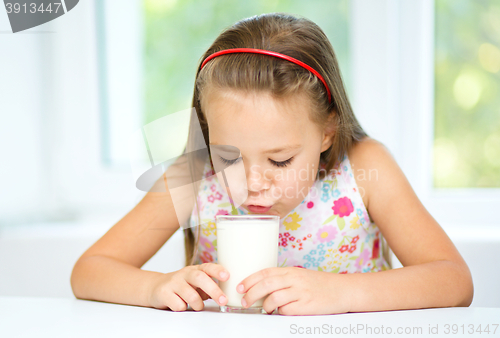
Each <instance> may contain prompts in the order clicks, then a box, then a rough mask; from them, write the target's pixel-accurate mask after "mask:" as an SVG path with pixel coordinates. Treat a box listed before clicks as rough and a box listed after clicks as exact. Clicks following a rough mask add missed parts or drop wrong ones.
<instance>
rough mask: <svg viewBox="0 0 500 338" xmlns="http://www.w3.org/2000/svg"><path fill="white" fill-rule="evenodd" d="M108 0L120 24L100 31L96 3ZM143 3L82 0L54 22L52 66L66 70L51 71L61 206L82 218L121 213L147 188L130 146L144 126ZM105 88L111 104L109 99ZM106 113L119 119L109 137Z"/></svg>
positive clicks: (54, 163) (53, 153)
mask: <svg viewBox="0 0 500 338" xmlns="http://www.w3.org/2000/svg"><path fill="white" fill-rule="evenodd" d="M100 3H101V4H104V6H105V11H104V12H105V13H107V14H106V15H109V16H110V18H113V19H114V22H113V24H116V25H115V26H111V25H106V27H105V30H104V31H101V32H98V31H97V29H98V28H97V25H96V22H97V10H98V8H97V7H96V6H98V5H99V4H100ZM138 4H140V2H139V1H125V2H124V1H116V0H113V1H109V0H108V1H105V2H101V1H100V0H97V1H96V0H93V1H81V2H80V3H78V6H77V7H75V9H74V10H72V11H71V12H69V13H68V14H67V15H64V16H63V17H60V18H58V19H57V20H54V21H52V22H50V23H48V24H47V25H50V26H48V27H50V29H51V30H53V31H54V32H55V34H54V36H53V40H52V45H51V46H49V47H50V49H49V52H48V53H50V57H49V58H48V59H49V61H50V63H51V64H50V65H49V66H51V67H52V68H53V69H55V70H58V71H56V72H55V73H54V75H53V76H52V77H51V79H50V81H51V82H50V84H51V85H52V92H53V98H54V99H53V101H52V107H51V108H52V112H51V114H52V117H51V126H50V131H51V133H52V137H53V138H54V139H57V141H58V144H57V145H53V147H51V148H49V150H48V151H49V152H50V154H49V157H50V164H49V165H50V168H51V174H52V175H51V177H50V180H51V183H52V187H53V188H52V192H53V195H54V196H53V199H54V200H56V202H54V207H53V209H54V211H53V213H54V214H57V213H60V212H61V210H63V211H65V212H66V213H67V214H69V215H71V217H72V218H76V219H85V218H94V217H97V218H101V217H102V216H104V217H105V218H107V219H109V217H110V216H112V217H113V218H114V219H115V220H116V221H118V220H119V219H120V218H121V217H123V216H124V215H125V214H126V213H127V212H128V211H130V209H132V208H133V207H134V206H135V205H136V204H137V203H138V202H139V200H140V199H141V198H142V197H143V196H144V194H145V193H144V192H142V191H139V190H138V189H137V188H136V187H135V184H134V180H133V175H132V171H131V168H130V164H129V162H128V154H127V153H126V152H127V146H126V142H127V140H128V138H129V137H130V136H131V135H132V133H133V132H134V131H135V130H136V129H138V128H139V127H140V126H139V122H138V121H139V119H140V117H141V116H142V111H141V109H142V106H141V103H142V100H143V98H142V93H141V91H140V88H141V82H140V80H141V79H142V73H141V70H142V59H141V57H140V55H141V47H140V46H142V41H141V37H142V32H141V30H140V27H142V23H141V22H140V18H141V14H142V10H141V8H140V7H138V6H137V5H138ZM117 17H119V18H120V20H118V19H117ZM110 24H111V23H110ZM102 34H104V37H105V38H106V40H107V41H106V43H107V44H109V46H111V48H107V54H106V56H107V59H106V60H105V63H106V66H107V67H106V72H107V73H106V74H107V81H104V82H103V81H102V79H101V78H99V69H100V67H101V66H100V64H99V62H100V59H99V55H100V54H99V52H100V51H99V50H98V48H99V38H98V35H102ZM103 83H104V84H105V85H106V88H104V91H102V89H103V88H101V87H100V86H102V85H103ZM103 92H104V94H105V95H106V96H105V97H104V98H106V97H107V99H108V103H107V105H103V104H102V102H103V101H102V98H103V97H102V96H101V94H102V93H103ZM106 106H107V108H109V109H108V110H106ZM103 109H104V110H103ZM106 120H107V123H108V125H109V126H111V128H109V131H111V134H110V135H109V138H108V139H106V137H105V134H106V132H107V131H105V132H104V133H103V128H106V125H105V123H106V122H105V121H106ZM107 144H110V145H111V149H113V153H114V154H116V155H117V156H116V158H115V161H114V162H112V163H109V161H106V156H105V153H103V150H105V149H106V146H107ZM124 149H125V150H124ZM75 152H78V155H75Z"/></svg>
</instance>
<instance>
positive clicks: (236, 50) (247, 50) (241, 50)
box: [200, 48, 332, 103]
mask: <svg viewBox="0 0 500 338" xmlns="http://www.w3.org/2000/svg"><path fill="white" fill-rule="evenodd" d="M231 53H254V54H264V55H270V56H275V57H278V58H281V59H284V60H288V61H290V62H293V63H295V64H297V65H299V66H302V67H304V68H305V69H307V70H308V71H310V72H311V73H313V74H314V75H316V76H317V77H318V79H319V80H320V81H321V82H322V83H323V85H324V86H325V88H326V91H327V93H328V103H332V94H331V93H330V89H328V86H327V84H326V81H325V80H324V79H323V77H322V76H321V75H320V74H319V73H318V72H317V71H316V70H314V69H313V68H312V67H310V66H308V65H306V64H305V63H304V62H302V61H300V60H297V59H294V58H293V57H291V56H288V55H285V54H281V53H276V52H272V51H269V50H264V49H256V48H232V49H225V50H221V51H219V52H216V53H213V54H212V55H210V56H208V57H207V58H206V59H205V60H204V61H203V63H202V64H201V67H200V70H202V69H203V66H205V64H206V63H207V62H208V61H210V60H212V59H213V58H214V57H216V56H219V55H224V54H231Z"/></svg>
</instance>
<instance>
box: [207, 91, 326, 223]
mask: <svg viewBox="0 0 500 338" xmlns="http://www.w3.org/2000/svg"><path fill="white" fill-rule="evenodd" d="M203 94H204V95H203V97H202V102H201V104H202V109H203V111H204V113H205V116H206V119H207V122H208V128H209V138H210V145H211V146H215V147H217V145H219V146H221V145H229V146H233V147H236V148H238V149H239V151H240V154H239V156H240V157H241V159H242V160H243V161H241V159H239V160H236V161H234V160H235V159H236V158H238V155H236V156H233V158H222V159H221V157H222V156H223V155H221V154H223V152H221V153H219V152H217V153H216V152H212V161H213V163H214V166H216V163H221V162H222V163H224V164H225V165H226V166H227V165H229V164H231V163H234V164H232V166H238V165H239V166H240V168H242V169H243V168H244V176H245V177H244V178H243V180H245V179H246V182H240V184H239V186H240V187H242V186H245V187H244V188H245V194H244V198H243V199H241V202H239V203H238V204H240V203H242V207H243V208H245V209H247V210H248V211H250V212H254V213H261V214H269V215H279V216H280V217H285V216H286V215H287V214H288V213H289V212H290V211H292V210H293V209H294V208H295V207H296V206H298V205H299V204H300V203H301V202H302V201H303V200H304V198H305V197H306V196H307V194H308V193H309V190H310V188H311V187H312V185H313V183H314V181H315V179H316V174H317V170H318V165H319V158H320V153H321V152H323V151H325V150H327V149H328V148H329V147H330V145H331V144H332V140H333V133H332V132H329V133H328V132H327V131H326V130H325V129H324V128H321V127H320V126H318V125H317V123H315V122H313V121H312V120H311V119H310V116H311V113H312V112H311V111H310V104H309V102H308V98H307V97H306V95H304V94H300V95H293V96H291V97H287V98H284V99H274V98H272V97H271V95H270V94H269V93H267V92H245V91H240V90H233V89H209V88H206V89H205V91H204V93H203ZM238 162H240V163H239V164H238ZM232 166H231V167H232ZM231 167H229V168H228V169H230V168H231ZM241 172H243V170H241ZM218 176H219V182H221V185H222V186H223V187H224V188H225V185H224V183H223V182H224V181H221V180H220V179H221V175H218ZM240 177H241V176H240ZM241 183H246V184H241ZM229 187H230V192H231V194H232V196H233V200H235V198H234V195H235V194H237V192H235V191H234V190H237V189H233V187H234V185H232V184H231V182H230V183H229ZM311 193H313V192H311ZM316 193H317V192H316ZM240 195H241V194H240ZM253 206H262V207H270V208H267V209H266V208H260V210H259V208H254V207H253ZM256 210H257V211H256Z"/></svg>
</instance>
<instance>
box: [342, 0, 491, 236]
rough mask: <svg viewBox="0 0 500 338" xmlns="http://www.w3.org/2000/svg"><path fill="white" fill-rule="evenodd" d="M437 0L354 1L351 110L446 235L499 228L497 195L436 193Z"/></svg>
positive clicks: (485, 191) (484, 191) (465, 191)
mask: <svg viewBox="0 0 500 338" xmlns="http://www.w3.org/2000/svg"><path fill="white" fill-rule="evenodd" d="M434 5H435V3H434V0H419V1H398V0H353V1H352V12H351V13H352V26H351V32H352V35H351V48H352V50H351V57H352V58H353V67H354V68H353V71H352V74H353V77H354V78H353V84H354V91H353V107H354V109H355V114H356V115H357V116H358V117H359V120H360V123H361V124H362V126H363V127H364V128H365V129H366V131H367V132H368V133H369V135H370V136H372V137H373V138H375V139H377V140H379V141H381V142H382V143H384V144H385V145H386V146H387V147H388V148H389V150H390V151H391V153H392V154H393V156H394V157H395V159H396V161H397V162H398V163H399V165H400V167H401V168H402V170H403V171H404V173H405V175H406V177H407V178H408V180H409V181H410V184H411V185H412V187H413V189H414V190H415V192H416V194H417V195H418V197H419V199H420V200H421V201H422V203H423V204H424V206H425V207H426V209H427V210H428V211H429V212H430V213H431V215H432V216H433V217H434V218H435V219H436V220H437V221H438V222H439V223H440V224H441V225H442V226H443V227H444V228H445V229H451V228H453V227H460V226H464V227H466V226H474V227H477V226H488V225H498V220H497V219H495V218H492V217H491V216H490V212H489V211H490V210H491V211H494V210H496V209H497V208H498V206H500V189H496V188H484V189H471V188H464V189H435V188H434V187H433V182H432V178H433V177H432V146H433V137H434V43H435V34H434V18H435V13H434V8H435V6H434Z"/></svg>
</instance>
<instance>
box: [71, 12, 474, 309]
mask: <svg viewBox="0 0 500 338" xmlns="http://www.w3.org/2000/svg"><path fill="white" fill-rule="evenodd" d="M367 57H369V55H368V56H367ZM193 107H194V108H195V109H196V114H197V117H198V119H199V121H200V125H201V129H202V132H203V136H204V138H205V141H206V143H207V144H209V145H210V147H211V149H215V148H212V147H217V146H222V145H229V146H232V147H235V148H237V149H239V151H240V155H239V156H237V157H235V158H224V157H222V156H220V155H218V154H215V153H214V152H213V151H212V153H211V154H210V155H211V157H210V160H208V161H206V163H205V167H204V171H203V175H204V177H206V178H207V179H206V180H204V181H203V183H202V186H200V189H199V194H198V196H197V200H198V202H199V204H200V205H201V208H198V209H197V210H196V212H195V210H193V212H192V214H191V217H190V218H189V224H190V225H191V226H190V227H189V228H188V229H185V230H184V233H185V239H186V241H185V243H186V267H184V268H182V269H180V270H178V271H174V272H169V273H159V272H153V271H145V270H141V269H140V268H141V266H143V264H144V263H146V262H147V261H148V260H149V259H150V258H151V257H152V256H153V255H154V254H155V253H156V251H157V250H158V249H159V248H160V247H161V246H162V245H164V243H165V242H166V241H167V240H168V239H169V238H170V237H171V235H172V234H173V233H174V232H175V231H176V230H177V229H178V228H179V220H178V218H177V217H176V214H175V211H174V207H173V202H172V198H171V196H170V195H169V193H168V191H167V192H165V193H158V192H155V193H153V192H148V193H147V194H146V196H145V197H144V198H143V200H142V201H141V202H140V203H139V204H138V205H137V206H136V207H135V208H134V209H133V210H132V211H130V212H129V213H128V214H127V215H126V216H125V217H124V218H123V219H122V220H120V221H119V222H118V223H117V224H116V225H115V226H113V227H112V228H111V229H110V230H109V231H108V232H107V233H106V234H105V235H104V236H103V237H102V238H101V239H99V240H98V241H97V242H96V243H95V244H94V245H93V246H92V247H91V248H89V249H88V250H87V251H86V252H85V253H84V254H83V255H82V257H81V258H80V259H79V260H78V262H77V263H76V264H75V267H74V270H73V273H72V276H71V284H72V288H73V292H74V294H75V296H76V297H78V298H82V299H93V300H101V301H107V302H114V303H122V304H131V305H140V306H147V307H154V308H158V309H171V310H173V311H184V310H186V309H187V305H188V304H189V305H190V306H191V307H192V308H193V309H194V310H196V311H199V310H202V309H203V306H204V304H203V300H206V299H208V298H212V299H213V300H215V301H216V302H217V303H218V304H219V305H225V304H226V303H227V299H226V297H225V295H224V294H223V293H222V291H221V290H220V288H219V286H218V284H217V283H216V280H219V281H225V280H227V279H228V278H230V275H229V272H228V271H227V270H225V268H224V267H223V266H220V265H219V264H217V248H216V247H217V245H216V232H215V224H214V217H215V215H220V214H231V213H232V214H235V213H236V214H249V213H260V214H272V215H279V216H280V219H281V221H280V234H279V237H280V243H279V261H278V266H279V267H277V268H270V269H265V270H261V271H259V272H257V273H255V274H253V275H251V276H248V277H247V278H246V279H244V280H243V281H241V283H240V284H239V285H238V287H237V291H238V292H240V293H241V294H245V296H244V297H243V299H242V306H244V307H249V306H251V305H252V304H253V303H254V302H255V301H256V300H258V299H260V298H262V297H265V296H268V297H267V298H266V300H265V302H264V309H265V310H266V311H267V312H268V313H271V312H273V311H274V310H275V309H278V313H279V314H285V315H315V314H335V313H346V312H363V311H383V310H397V309H418V308H429V307H449V306H469V305H470V303H471V301H472V297H473V284H472V278H471V274H470V272H469V269H468V267H467V265H466V263H465V262H464V260H463V259H462V257H461V256H460V254H459V253H458V251H457V250H456V248H455V247H454V245H453V243H452V242H451V241H450V239H449V238H448V236H447V235H446V233H445V232H444V231H443V230H442V229H441V227H440V226H439V224H438V223H437V222H436V221H435V220H434V219H433V217H432V216H431V215H430V214H429V213H428V212H427V210H426V209H425V208H424V207H423V205H422V203H421V202H420V201H419V199H418V198H417V196H416V195H415V193H414V191H413V190H412V188H411V186H410V185H409V183H408V181H407V179H406V177H405V176H404V174H403V172H402V171H401V169H400V168H399V166H398V165H397V163H396V162H395V160H394V159H393V157H392V156H391V154H390V153H389V151H388V150H387V148H385V147H384V145H382V144H381V143H380V142H377V141H376V140H374V139H371V138H370V137H368V136H367V134H366V133H365V132H364V131H363V129H362V128H361V126H360V124H359V123H358V121H357V120H356V117H355V116H354V114H353V111H352V108H351V106H350V103H349V100H348V98H347V94H346V92H345V89H344V85H343V82H342V79H341V75H340V70H339V67H338V63H337V60H336V57H335V54H334V51H333V49H332V46H331V45H330V43H329V41H328V39H327V37H326V36H325V34H324V33H323V31H322V30H321V29H320V28H319V27H318V26H317V25H315V24H314V23H313V22H311V21H309V20H307V19H304V18H296V17H293V16H290V15H285V14H281V13H273V14H265V15H259V16H255V17H251V18H248V19H245V20H242V21H240V22H237V23H236V24H234V25H233V26H232V27H230V28H228V29H226V30H225V31H224V32H222V34H220V36H219V37H218V38H217V39H216V40H215V42H214V43H213V44H212V45H211V46H210V48H209V49H208V50H207V51H206V53H205V54H204V55H203V57H202V60H201V62H200V66H199V67H198V73H197V76H196V82H195V89H194V96H193ZM216 161H218V162H219V163H220V162H222V163H224V164H226V165H232V164H234V163H237V162H240V165H243V166H244V169H245V173H246V183H247V192H248V195H247V198H246V200H245V201H244V203H242V204H241V205H239V206H238V208H237V209H234V208H233V207H234V203H233V202H234V201H233V200H232V199H231V198H230V196H229V194H228V192H227V191H226V188H225V184H221V181H220V180H218V179H217V176H215V175H213V174H214V165H215V162H216ZM222 183H224V182H222ZM207 220H208V221H207ZM198 224H203V225H202V226H198ZM165 227H166V231H147V230H148V229H152V228H165ZM252 245H259V244H258V243H252ZM389 247H390V248H391V249H392V250H393V252H394V253H395V254H396V256H397V257H398V259H399V260H400V261H401V263H402V264H403V266H404V267H403V268H401V269H394V270H393V269H391V262H390V251H389ZM364 272H371V273H364Z"/></svg>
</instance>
